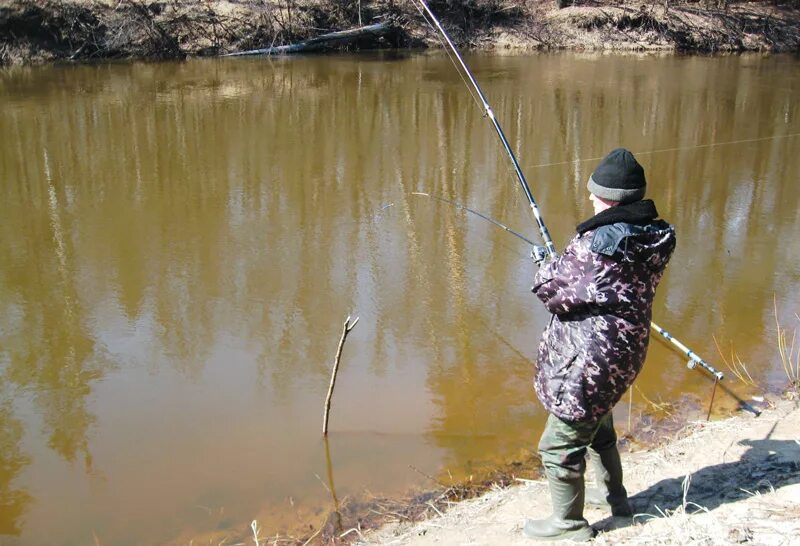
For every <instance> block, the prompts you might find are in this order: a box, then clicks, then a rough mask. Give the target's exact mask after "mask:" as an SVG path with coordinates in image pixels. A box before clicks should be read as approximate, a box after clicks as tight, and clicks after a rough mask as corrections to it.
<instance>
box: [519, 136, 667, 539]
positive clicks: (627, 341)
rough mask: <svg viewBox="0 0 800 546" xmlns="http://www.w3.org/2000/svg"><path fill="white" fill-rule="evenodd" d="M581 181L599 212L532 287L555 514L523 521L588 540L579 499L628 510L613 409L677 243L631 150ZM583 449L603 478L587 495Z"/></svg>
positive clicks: (616, 153)
mask: <svg viewBox="0 0 800 546" xmlns="http://www.w3.org/2000/svg"><path fill="white" fill-rule="evenodd" d="M587 187H588V189H589V192H590V199H591V201H592V204H593V206H594V211H595V215H594V216H592V217H591V218H590V219H588V220H586V221H585V222H583V223H581V224H579V225H578V226H577V229H576V230H577V234H576V235H575V236H574V237H573V239H572V241H570V243H569V244H568V245H567V247H566V249H565V250H564V253H563V254H562V255H561V256H558V257H557V258H556V259H553V260H551V261H544V262H542V263H540V268H539V271H538V272H537V273H536V276H535V278H534V286H533V292H534V293H535V294H536V296H537V297H538V298H539V299H540V300H541V301H542V303H544V305H545V307H546V308H547V310H548V311H549V312H550V313H552V317H551V320H550V323H549V324H548V326H547V328H546V329H545V331H544V334H543V335H542V340H541V342H540V344H539V355H538V359H537V370H536V378H535V381H534V384H535V388H536V394H537V396H538V397H539V400H540V401H541V402H542V405H543V406H544V407H545V409H546V410H547V411H548V412H549V413H550V414H551V415H550V417H549V418H548V420H547V425H546V427H545V431H544V432H543V433H542V438H541V440H540V441H539V453H540V455H541V457H542V463H543V465H544V467H545V475H546V476H547V478H548V481H549V483H550V492H551V496H552V499H553V514H552V515H551V516H550V517H549V518H546V519H543V520H529V521H528V522H527V523H526V524H525V528H524V531H525V534H526V535H528V536H529V537H531V538H536V539H540V540H564V539H569V540H588V539H590V538H591V537H592V536H593V530H592V528H591V527H590V526H589V524H588V522H587V521H586V520H585V519H584V518H583V504H584V498H586V499H587V502H592V503H593V504H600V505H604V506H606V507H607V508H609V509H610V510H611V511H612V514H614V515H615V516H629V515H630V513H631V509H630V506H629V504H628V499H627V492H626V491H625V488H624V487H623V485H622V466H621V464H620V460H619V452H618V451H617V447H616V444H617V436H616V432H615V431H614V422H613V417H612V415H611V410H612V408H613V407H614V405H615V404H616V403H617V402H618V401H619V399H620V398H621V397H622V395H623V393H624V392H625V391H626V390H627V389H628V388H629V387H630V385H631V383H633V380H634V379H635V378H636V376H637V375H638V374H639V371H640V370H641V369H642V365H643V363H644V359H645V356H646V354H647V346H648V341H649V332H650V330H649V328H650V318H651V315H652V305H653V298H654V297H655V292H656V287H657V286H658V283H659V281H660V280H661V276H662V274H663V272H664V269H665V268H666V266H667V262H668V261H669V259H670V257H671V255H672V252H673V250H674V249H675V230H674V228H673V227H672V226H671V225H669V224H668V223H667V222H665V221H663V220H660V219H658V212H657V210H656V207H655V204H654V203H653V202H652V201H650V200H644V199H643V197H644V194H645V188H646V181H645V177H644V170H643V169H642V167H641V166H640V165H639V163H638V162H637V161H636V159H635V158H634V157H633V154H631V153H630V152H629V151H627V150H625V149H622V148H619V149H616V150H613V151H612V152H610V153H609V154H608V155H607V156H606V157H605V158H604V159H603V160H602V161H601V163H600V164H599V165H598V167H597V169H595V171H594V172H593V173H592V176H591V177H590V178H589V182H588V184H587ZM536 255H537V256H543V255H544V254H543V253H542V252H537V253H536ZM587 451H588V453H589V455H590V457H591V459H592V460H593V462H594V464H595V467H596V469H597V475H598V478H599V480H598V481H599V482H600V487H599V488H598V489H597V490H594V491H590V492H588V494H587V493H586V492H585V490H584V481H583V474H584V471H585V467H586V461H585V458H586V454H587Z"/></svg>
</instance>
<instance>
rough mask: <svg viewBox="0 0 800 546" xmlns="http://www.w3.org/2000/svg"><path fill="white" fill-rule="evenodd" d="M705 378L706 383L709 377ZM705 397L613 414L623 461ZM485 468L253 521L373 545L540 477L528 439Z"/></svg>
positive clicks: (733, 405)
mask: <svg viewBox="0 0 800 546" xmlns="http://www.w3.org/2000/svg"><path fill="white" fill-rule="evenodd" d="M709 385H712V382H711V381H709ZM737 390H738V389H737ZM710 392H711V391H709V394H710ZM739 395H744V393H739ZM787 397H789V398H793V399H795V400H796V399H797V395H796V393H794V391H792V393H790V394H787V393H783V394H780V393H778V392H774V393H772V394H769V395H768V396H767V397H766V398H763V397H760V396H756V401H753V400H749V402H752V403H753V406H751V407H754V409H756V410H757V411H764V412H765V414H766V413H769V411H770V409H771V408H774V407H775V405H776V404H777V405H780V404H782V403H783V402H782V399H784V398H787ZM708 402H709V400H708V399H705V400H703V399H700V398H697V397H694V396H685V397H683V398H682V399H680V400H676V401H673V402H665V401H662V400H659V401H650V400H647V401H646V403H645V404H644V405H637V406H635V407H634V409H633V411H632V413H631V415H630V416H628V414H627V412H623V413H624V415H621V417H622V419H619V416H618V421H619V422H618V423H617V430H618V434H619V436H620V440H619V446H620V451H621V452H622V454H623V464H624V462H625V459H627V458H628V457H629V456H630V455H631V454H633V453H650V452H654V451H657V450H660V449H668V446H670V445H672V444H673V443H675V442H677V441H679V440H681V439H683V438H685V437H686V436H688V435H690V434H691V433H692V431H693V430H695V429H696V428H697V427H698V424H702V423H704V422H705V421H706V416H707V410H708ZM713 409H714V411H713V413H712V416H711V422H712V423H714V422H718V423H719V422H727V421H729V420H734V421H735V420H739V419H752V418H753V417H754V415H752V414H751V413H748V412H746V411H744V410H743V409H742V404H741V403H740V402H739V401H738V400H737V399H736V398H735V397H731V396H728V395H726V394H721V393H720V392H719V391H718V392H717V397H716V398H715V402H714V408H713ZM700 426H702V425H700ZM485 468H488V470H486V471H485V472H483V473H476V474H474V475H471V476H470V477H469V479H466V480H454V479H453V478H452V476H450V475H449V472H448V471H446V470H443V471H441V472H440V473H439V474H437V475H430V474H427V473H426V472H425V471H423V470H420V469H417V468H414V467H411V470H413V471H414V472H416V473H418V474H419V475H420V479H421V481H422V482H424V485H422V486H420V487H419V488H416V489H414V490H410V491H409V492H408V493H407V494H406V495H404V496H401V497H380V496H373V495H371V494H369V493H365V494H363V495H361V496H354V497H347V498H343V499H339V498H338V497H337V496H336V493H335V490H331V495H332V499H336V502H335V504H336V506H335V507H334V506H333V504H334V501H333V500H332V501H331V504H332V507H331V509H330V510H329V511H328V512H327V513H326V515H324V517H322V518H320V517H317V518H315V519H308V520H305V521H297V522H295V525H293V526H292V527H290V528H285V529H274V528H273V529H266V528H263V529H262V528H260V527H259V536H261V537H262V538H265V539H266V540H273V539H275V540H276V541H277V543H280V544H291V545H295V546H301V545H303V546H305V545H306V544H326V545H346V544H362V543H367V544H373V543H376V542H381V541H383V540H384V539H386V538H387V537H386V536H384V535H385V534H389V535H392V534H395V533H396V532H397V529H403V530H406V529H408V528H414V526H416V525H420V524H425V522H428V521H431V520H432V519H436V518H441V517H443V515H445V514H448V513H449V512H448V511H449V510H451V509H453V508H454V507H458V506H460V505H462V504H466V503H470V502H475V501H477V502H480V499H482V498H483V497H485V496H486V495H493V494H495V493H497V492H499V491H508V490H513V489H514V486H518V485H520V484H530V483H534V482H537V483H538V482H540V481H541V479H542V474H541V461H540V459H539V457H538V455H537V454H536V453H535V445H534V444H532V445H531V446H530V455H529V456H528V457H525V458H519V459H513V460H507V461H497V462H496V464H494V465H489V466H486V467H485ZM376 533H377V534H376ZM375 537H379V538H375ZM183 538H186V537H182V539H183ZM186 540H188V539H186ZM193 540H194V541H195V542H204V543H205V542H208V541H212V542H213V543H216V542H219V541H220V540H234V542H247V541H248V540H252V534H251V533H249V532H247V531H244V530H242V531H241V532H240V534H239V533H234V534H231V529H228V530H226V531H225V532H220V533H214V534H213V535H208V536H207V535H203V536H199V537H193ZM268 543H269V542H268Z"/></svg>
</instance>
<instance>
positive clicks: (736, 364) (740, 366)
mask: <svg viewBox="0 0 800 546" xmlns="http://www.w3.org/2000/svg"><path fill="white" fill-rule="evenodd" d="M712 338H713V340H714V345H715V346H716V347H717V352H718V353H719V356H720V358H721V359H722V362H724V363H725V366H727V368H728V369H729V370H730V372H731V373H732V374H733V375H734V377H736V379H738V380H739V381H740V382H742V383H744V384H745V385H747V386H749V387H757V386H758V385H756V382H755V380H754V379H753V376H752V375H750V372H749V371H748V370H747V366H746V365H745V363H744V362H742V359H741V358H739V355H738V354H737V353H736V351H735V350H734V349H733V343H731V349H730V356H729V357H727V358H726V356H725V353H724V352H723V351H722V348H721V347H720V346H719V342H718V341H717V338H716V336H712Z"/></svg>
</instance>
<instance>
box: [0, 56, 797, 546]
mask: <svg viewBox="0 0 800 546" xmlns="http://www.w3.org/2000/svg"><path fill="white" fill-rule="evenodd" d="M467 62H468V64H469V65H470V66H471V67H472V68H473V69H474V73H475V76H476V78H477V80H478V81H479V82H480V83H481V85H482V86H483V89H484V91H485V93H486V95H487V97H488V99H489V101H490V103H491V104H492V106H493V108H494V111H495V113H496V115H497V118H498V120H499V121H500V123H501V124H502V126H503V128H504V130H505V132H506V134H507V136H508V138H509V141H510V142H511V145H512V147H513V148H514V150H515V151H516V152H517V154H518V157H519V161H520V164H521V166H522V169H523V171H524V172H525V173H526V176H527V178H528V180H529V182H530V184H531V187H532V190H533V193H534V195H535V197H536V199H537V201H538V202H539V203H540V205H541V208H542V212H543V214H544V219H545V221H546V222H547V224H548V227H549V228H550V231H551V234H552V235H553V238H554V240H555V242H556V245H558V246H559V247H561V246H563V245H564V244H565V243H566V241H567V240H568V239H569V237H570V236H571V234H572V233H573V231H574V226H575V224H577V223H578V222H580V221H582V220H584V219H586V218H587V217H588V216H589V215H590V211H591V205H590V202H589V200H588V198H587V192H586V190H585V184H586V180H587V178H588V176H589V174H590V173H591V171H592V168H593V166H594V165H596V164H597V162H598V160H599V158H601V157H602V156H603V155H605V153H607V152H608V151H609V150H610V149H612V148H614V147H617V146H625V147H628V148H629V149H631V150H632V151H633V152H634V153H635V154H636V155H637V157H638V159H639V161H640V162H641V163H642V165H643V166H644V167H645V170H646V173H647V178H648V195H649V196H650V197H652V198H653V199H654V200H655V201H656V204H657V206H658V209H659V211H660V212H661V215H662V216H663V217H664V218H666V219H667V220H669V221H670V222H672V223H674V224H675V226H676V228H677V233H678V241H679V242H678V248H677V250H676V252H675V255H674V257H673V260H672V263H671V265H670V267H669V269H668V272H667V274H666V276H665V277H664V280H663V282H662V284H661V286H660V289H659V293H658V297H657V301H656V304H655V308H654V319H655V320H656V321H657V322H658V323H659V324H661V325H662V326H663V327H665V328H667V329H668V330H670V331H671V332H672V333H673V334H674V335H676V336H677V337H678V338H680V339H681V340H682V341H683V342H685V343H686V344H687V345H689V346H690V347H691V348H692V349H694V350H695V351H696V352H698V353H700V354H701V355H702V356H704V357H705V358H706V359H707V360H709V361H711V362H712V363H714V364H715V365H717V366H718V367H720V368H721V369H722V370H723V371H724V372H726V373H728V379H726V383H727V384H728V386H729V387H730V388H731V389H733V390H734V391H735V392H738V393H740V394H741V395H742V396H746V395H749V394H753V393H760V392H764V391H765V390H769V389H776V388H780V387H781V386H783V385H785V384H786V382H787V379H786V375H785V373H784V369H783V366H782V365H781V362H780V359H779V358H778V350H777V325H776V308H777V319H778V321H779V322H780V324H781V326H782V327H783V328H786V329H787V332H788V334H789V336H790V337H791V332H792V331H793V330H794V329H799V330H800V319H798V318H797V316H796V313H798V312H800V291H798V286H800V268H798V265H799V264H800V243H798V233H800V189H798V179H797V177H798V173H800V61H798V59H797V58H796V57H790V56H759V55H749V56H723V57H699V56H673V55H668V56H653V55H649V56H639V55H603V54H576V53H557V54H536V55H470V56H468V57H467ZM412 192H428V193H430V194H432V195H436V196H441V197H445V198H448V199H451V200H454V201H457V202H459V203H462V204H464V205H467V206H470V207H473V208H475V209H476V210H478V211H481V212H482V213H485V214H489V215H491V216H492V217H494V218H496V219H497V220H499V221H501V222H503V223H505V224H507V225H508V226H509V227H511V228H513V229H516V230H518V231H521V232H523V233H525V234H526V235H527V236H528V237H530V238H535V237H536V236H537V233H536V230H535V227H534V226H535V224H534V223H533V220H532V217H531V215H530V211H529V209H528V206H527V200H526V198H525V196H524V194H523V193H522V191H521V189H520V187H519V186H518V184H517V182H516V180H515V178H514V177H513V174H512V173H511V172H510V165H509V162H508V159H507V157H506V156H505V155H504V154H503V153H502V150H501V148H500V146H499V143H498V140H497V137H496V134H495V133H494V132H493V130H492V128H491V125H490V123H489V122H488V120H487V119H484V118H483V117H482V112H481V109H480V108H479V107H478V106H477V105H476V104H475V103H474V100H473V98H472V97H471V96H470V93H469V92H468V90H467V88H466V87H465V85H464V83H463V82H462V80H461V79H460V77H459V76H458V74H457V73H456V71H455V69H454V68H453V66H452V65H451V64H450V62H449V61H448V59H447V57H446V56H444V55H442V54H420V53H413V54H403V53H383V54H361V55H349V56H344V55H343V56H311V57H298V58H281V59H272V60H270V59H247V60H243V59H239V60H194V61H189V62H184V63H129V64H100V65H91V66H48V67H34V68H20V69H14V70H6V71H4V72H0V544H4V545H6V544H8V545H15V546H16V545H21V544H26V545H38V544H52V543H58V544H64V545H73V544H75V545H78V544H87V543H92V544H115V545H125V544H167V543H169V544H189V543H190V541H191V540H194V541H195V542H198V543H199V542H201V541H205V542H207V541H208V540H206V539H209V538H208V537H214V540H215V542H214V543H215V544H216V543H218V542H219V541H220V540H222V539H223V538H226V537H242V536H246V534H247V533H248V532H249V531H248V529H249V525H250V522H251V521H252V520H254V519H256V520H258V522H259V526H260V528H261V529H262V530H263V534H264V535H275V533H278V532H296V530H297V528H298V525H300V524H302V525H305V526H306V529H308V525H311V526H312V528H313V526H315V525H319V524H321V522H322V521H323V520H324V518H325V516H326V514H327V513H328V512H329V511H330V510H331V509H332V508H333V506H334V500H333V499H332V491H330V490H331V489H333V492H335V494H336V497H337V501H338V500H341V499H344V498H346V497H348V498H351V499H361V498H371V497H380V498H383V497H399V496H402V495H405V494H406V493H407V492H409V491H410V490H414V489H420V488H425V487H428V486H429V485H430V483H429V482H426V480H427V479H426V478H424V477H423V476H422V475H421V474H422V473H426V474H429V475H431V476H433V477H436V479H439V480H443V481H448V480H450V479H451V475H452V477H453V479H464V478H468V477H469V476H470V475H480V474H481V473H482V472H484V471H485V470H486V469H488V468H492V467H494V466H496V465H498V464H501V463H504V462H508V461H513V460H520V459H524V458H527V457H529V456H530V455H531V453H533V452H534V450H535V445H536V441H537V439H538V435H539V433H540V431H541V429H542V426H543V423H544V418H545V414H544V411H543V410H542V408H541V406H539V405H538V403H537V402H536V400H535V396H534V394H533V390H532V374H533V370H532V364H531V361H532V360H533V359H534V358H535V354H536V345H537V340H538V337H539V335H540V333H541V331H542V329H543V328H544V325H545V324H546V322H547V320H548V317H547V315H546V313H545V312H544V310H543V308H542V307H541V306H540V304H538V302H537V301H536V300H535V298H534V297H533V296H532V295H531V294H530V292H529V289H530V285H531V279H532V275H533V272H534V269H533V265H532V263H531V261H530V259H529V257H528V253H529V248H527V246H526V245H525V244H524V243H522V242H521V241H519V240H518V239H516V238H514V237H513V236H511V235H509V234H508V233H506V232H505V231H503V230H501V229H499V228H497V227H495V226H493V225H491V224H490V223H488V222H485V221H483V220H481V219H479V218H477V217H476V216H475V215H467V214H466V213H465V212H463V211H461V210H458V209H457V208H455V207H453V206H450V205H448V204H446V203H443V202H441V201H437V200H435V199H431V198H429V197H424V196H419V195H414V194H413V193H412ZM348 315H352V316H353V317H356V316H358V317H359V318H360V320H359V322H358V324H357V326H356V327H355V328H354V329H353V331H352V332H351V333H350V335H349V337H348V339H347V342H346V344H345V346H344V349H343V354H342V361H341V369H340V372H339V377H338V379H337V385H336V391H335V393H334V396H333V404H332V412H331V419H330V420H331V432H330V444H329V446H327V448H328V449H326V445H325V443H324V442H323V441H322V435H321V432H320V429H321V425H322V409H323V403H324V400H325V395H326V392H327V389H328V383H329V378H330V370H331V364H332V361H333V356H334V354H335V352H336V347H337V344H338V341H339V338H340V335H341V330H342V324H343V322H344V320H345V318H346V317H347V316H348ZM798 343H800V341H799V342H798ZM717 346H719V350H718V349H717ZM723 356H724V357H725V359H727V360H729V361H731V360H733V361H737V362H738V360H741V362H742V363H743V364H744V365H745V366H746V367H747V370H748V371H749V373H750V374H751V375H752V379H753V381H754V382H755V383H756V386H748V385H746V384H744V383H743V382H742V381H739V380H736V379H734V378H733V374H731V373H730V372H729V370H728V369H727V368H726V367H725V365H724V362H723V358H722V357H723ZM636 387H637V388H636V389H634V398H633V399H634V415H640V414H641V413H642V412H645V411H649V409H652V404H650V403H649V402H648V400H650V401H654V402H657V403H662V402H671V403H679V402H681V401H685V402H686V403H689V401H691V400H694V401H695V403H697V404H706V403H707V402H708V398H709V395H710V388H711V382H710V381H709V380H708V378H707V377H704V375H703V374H702V373H700V372H698V371H696V370H695V371H691V370H687V369H686V366H685V358H683V357H682V356H681V355H680V354H678V353H676V352H674V351H673V350H672V349H670V348H669V347H668V346H667V345H666V344H664V343H663V342H661V341H659V340H656V339H655V338H653V340H652V343H651V349H650V354H649V356H648V362H647V364H646V367H645V370H644V371H643V373H642V375H641V376H640V378H639V379H638V381H637V383H636ZM627 400H628V399H627V396H626V398H625V402H623V403H622V404H620V406H619V412H620V419H622V420H624V419H625V418H626V416H627V411H628V410H627V407H628V406H627ZM716 404H717V405H718V408H717V411H718V412H720V413H724V412H726V411H730V410H731V409H732V408H734V407H735V403H734V401H733V399H731V398H730V397H728V396H724V395H719V394H718V397H717V402H716ZM634 432H635V431H634ZM411 467H413V469H412V468H411ZM414 469H416V470H414ZM334 484H335V485H334Z"/></svg>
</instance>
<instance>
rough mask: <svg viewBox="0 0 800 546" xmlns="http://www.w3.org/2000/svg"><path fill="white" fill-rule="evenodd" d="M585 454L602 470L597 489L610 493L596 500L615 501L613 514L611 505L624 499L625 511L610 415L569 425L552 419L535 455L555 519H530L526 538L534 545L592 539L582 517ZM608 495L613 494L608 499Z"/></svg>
mask: <svg viewBox="0 0 800 546" xmlns="http://www.w3.org/2000/svg"><path fill="white" fill-rule="evenodd" d="M587 449H591V451H592V452H594V453H595V454H597V456H598V458H597V463H598V464H599V465H601V468H598V469H597V472H598V477H599V480H598V481H601V485H600V487H601V489H602V490H603V491H608V492H609V493H606V494H605V495H604V494H603V492H602V491H601V490H600V489H598V490H597V496H600V497H601V498H603V497H605V498H604V499H603V500H607V501H609V502H610V500H611V499H612V498H613V501H614V502H613V503H611V507H612V509H613V507H614V506H615V504H616V505H618V506H622V502H623V501H622V500H621V499H624V505H626V506H627V494H626V492H625V488H624V487H623V486H622V467H621V465H620V464H619V452H618V451H617V435H616V433H615V431H614V420H613V418H612V416H611V413H609V414H607V415H605V416H604V417H602V418H601V419H600V420H599V421H598V422H596V423H580V422H576V423H570V422H567V421H562V420H561V419H559V418H558V417H556V416H555V415H550V416H549V417H548V419H547V424H546V426H545V429H544V432H543V433H542V438H541V440H539V454H540V455H541V457H542V464H543V465H544V471H545V476H546V477H547V481H548V483H549V485H550V497H551V499H552V502H553V514H552V515H551V516H550V517H549V518H546V519H543V520H528V521H527V522H526V523H525V527H524V529H523V532H524V533H525V534H526V535H527V536H528V537H530V538H534V539H538V540H573V541H586V540H590V539H591V538H592V537H593V536H594V531H593V530H592V528H591V527H590V526H589V522H587V521H586V519H584V517H583V504H584V500H585V495H586V492H585V487H584V481H583V475H584V472H585V470H586V452H587ZM606 465H608V466H606ZM611 492H613V493H614V494H613V495H611ZM628 512H630V508H628ZM615 515H617V514H615ZM619 515H622V514H619Z"/></svg>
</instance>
